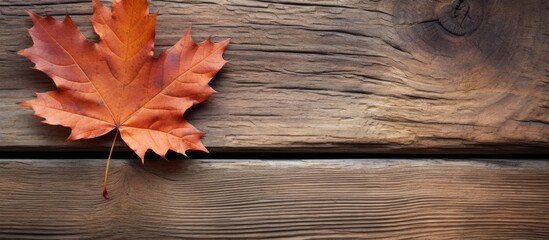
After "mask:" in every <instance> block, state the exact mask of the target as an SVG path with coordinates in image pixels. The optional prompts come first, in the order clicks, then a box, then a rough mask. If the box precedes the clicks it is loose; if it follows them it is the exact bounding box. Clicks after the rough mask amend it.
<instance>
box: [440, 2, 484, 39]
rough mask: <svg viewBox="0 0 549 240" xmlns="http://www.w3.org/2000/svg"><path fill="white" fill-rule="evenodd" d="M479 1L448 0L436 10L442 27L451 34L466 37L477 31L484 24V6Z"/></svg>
mask: <svg viewBox="0 0 549 240" xmlns="http://www.w3.org/2000/svg"><path fill="white" fill-rule="evenodd" d="M476 2H477V1H470V0H447V1H443V2H441V3H440V4H439V5H438V6H437V8H436V10H435V11H436V16H437V18H438V21H439V23H440V25H441V26H442V27H443V28H444V29H445V30H446V31H448V32H449V33H451V34H454V35H457V36H464V35H466V34H468V33H471V32H473V31H475V30H476V29H477V28H478V27H479V26H480V23H481V22H482V15H483V11H482V6H481V5H478V4H476Z"/></svg>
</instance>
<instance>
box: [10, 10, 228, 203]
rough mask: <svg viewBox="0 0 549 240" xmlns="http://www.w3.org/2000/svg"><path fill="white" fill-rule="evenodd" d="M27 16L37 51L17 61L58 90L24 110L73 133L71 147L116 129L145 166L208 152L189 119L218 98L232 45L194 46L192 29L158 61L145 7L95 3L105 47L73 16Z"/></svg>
mask: <svg viewBox="0 0 549 240" xmlns="http://www.w3.org/2000/svg"><path fill="white" fill-rule="evenodd" d="M28 13H29V15H30V16H31V18H32V21H33V23H34V26H33V27H32V28H31V29H29V33H30V35H31V37H32V40H33V42H34V44H33V46H32V47H30V48H27V49H24V50H21V51H19V54H20V55H23V56H25V57H27V58H28V59H30V60H31V61H32V62H34V63H35V67H36V69H38V70H40V71H42V72H44V73H46V74H47V75H48V76H49V77H51V78H52V79H53V81H54V82H55V85H56V86H57V90H56V91H50V92H46V93H37V98H35V99H32V100H29V101H26V102H23V103H21V105H23V106H26V107H32V109H33V110H34V112H35V115H36V116H38V117H42V118H44V119H45V120H44V121H43V122H45V123H47V124H51V125H62V126H65V127H70V128H71V134H70V136H69V137H68V140H77V139H83V138H95V137H99V136H102V135H104V134H107V133H108V132H110V131H112V130H115V129H116V134H115V140H116V136H118V133H119V134H120V136H121V138H122V139H123V140H124V142H126V144H127V145H128V146H129V147H130V148H131V149H133V150H134V151H135V153H136V154H137V155H138V156H139V157H140V158H141V160H142V161H144V156H145V152H146V151H147V150H148V149H151V150H153V151H154V152H155V153H156V154H158V155H160V156H165V154H166V152H167V151H168V150H170V149H171V150H173V151H175V152H179V153H182V154H185V152H186V151H187V150H190V149H193V150H200V151H207V150H206V148H205V147H204V145H203V144H202V143H201V141H200V138H201V137H202V135H203V133H202V132H200V131H199V130H197V129H196V128H195V127H193V126H192V125H191V124H190V123H188V122H187V121H185V120H184V118H183V114H184V112H185V111H186V110H187V109H188V108H190V107H191V106H193V105H194V104H197V103H200V102H202V101H204V100H205V99H206V98H208V97H209V96H210V95H212V94H213V93H215V90H213V89H212V88H211V87H210V86H209V85H208V83H209V81H210V80H211V79H212V78H213V76H214V75H215V74H216V73H217V72H218V71H219V70H220V69H221V68H222V67H223V65H225V63H226V61H225V60H224V59H223V56H222V55H223V51H224V50H225V48H226V47H227V45H228V44H229V41H230V39H227V40H224V41H222V42H219V43H213V42H211V41H210V39H209V38H208V39H207V40H205V41H204V42H202V43H199V44H196V43H194V42H193V41H192V39H191V30H190V28H189V30H187V31H186V32H185V33H184V35H183V37H182V38H181V39H180V40H179V41H178V42H177V43H176V44H175V45H174V46H173V47H171V48H169V49H167V50H166V51H165V52H163V53H162V54H160V56H159V57H158V58H155V57H154V56H153V48H154V35H155V25H156V17H157V14H149V9H148V6H147V0H114V1H113V3H112V11H111V9H109V8H107V7H106V6H104V5H103V4H102V3H101V2H100V1H99V0H93V16H92V17H91V18H90V19H91V22H92V24H93V27H94V29H95V32H96V33H97V35H99V39H100V40H99V43H93V42H91V41H89V40H88V39H86V37H84V35H82V33H81V32H80V31H79V30H78V29H77V26H76V25H75V24H74V22H73V21H72V19H71V18H70V16H65V19H64V20H63V21H57V20H55V19H53V18H52V17H50V16H47V17H41V16H39V15H37V14H36V13H34V12H32V11H28ZM113 146H114V141H113ZM110 154H112V147H111V153H110ZM110 154H109V155H110ZM109 160H110V156H109ZM107 171H108V165H107ZM106 175H107V174H106ZM105 177H106V176H105ZM105 182H106V181H105ZM105 192H106V189H105Z"/></svg>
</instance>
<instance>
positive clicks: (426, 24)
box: [0, 0, 549, 239]
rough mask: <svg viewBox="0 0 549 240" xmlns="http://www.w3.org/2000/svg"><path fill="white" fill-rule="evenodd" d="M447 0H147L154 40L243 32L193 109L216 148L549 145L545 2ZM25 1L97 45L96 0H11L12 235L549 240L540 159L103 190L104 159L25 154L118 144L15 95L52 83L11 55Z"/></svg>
mask: <svg viewBox="0 0 549 240" xmlns="http://www.w3.org/2000/svg"><path fill="white" fill-rule="evenodd" d="M452 2H460V1H450V0H440V1H434V0H420V1H413V0H370V1H368V0H291V1H283V0H273V1H260V0H255V1H251V0H250V1H247V0H222V1H217V0H211V1H208V0H193V1H176V0H154V1H150V3H151V10H152V11H156V10H158V11H159V12H160V16H159V18H158V26H157V33H156V39H157V41H156V46H157V52H160V51H162V50H163V49H166V48H167V47H168V46H170V45H171V44H173V43H175V42H176V41H177V39H178V38H179V37H180V35H181V34H182V33H183V31H184V30H185V29H186V28H187V27H188V26H190V25H191V24H192V26H193V32H194V38H195V40H197V41H199V40H201V39H204V38H206V37H207V36H210V35H213V36H214V40H216V39H223V38H227V37H231V38H232V43H231V45H230V46H229V48H228V49H227V51H226V54H225V57H226V58H227V59H228V60H230V63H229V64H228V65H227V66H226V67H225V68H224V69H223V70H222V72H221V73H220V74H219V75H218V77H216V79H214V81H213V83H212V86H213V87H214V88H215V89H216V90H218V91H219V93H218V94H216V95H214V96H213V97H211V98H210V99H209V100H208V101H206V102H205V103H203V104H201V105H199V106H197V107H195V108H194V109H193V110H192V111H191V112H189V113H188V114H187V116H186V117H187V118H188V119H189V120H190V122H191V123H192V124H194V125H195V126H197V127H198V128H199V129H201V130H202V131H204V132H206V136H205V137H204V143H205V145H206V146H207V147H208V148H209V149H210V150H211V151H212V152H214V153H216V154H217V155H216V156H223V153H228V152H256V151H260V152H265V153H280V152H283V153H284V152H294V153H296V152H297V153H321V152H327V153H356V154H363V155H360V156H363V157H364V158H366V157H368V156H369V155H368V153H376V154H393V153H407V154H417V153H420V154H434V153H442V154H455V153H458V154H502V153H514V154H529V153H538V154H546V153H548V152H549V151H548V149H549V148H548V147H549V57H548V56H549V1H547V0H528V1H513V0H463V1H461V4H462V5H461V6H460V7H461V8H459V9H457V10H456V8H452V7H449V6H450V4H452ZM26 9H32V10H33V11H35V12H37V13H39V14H49V15H52V16H54V17H56V18H58V19H61V18H62V17H63V15H64V14H66V13H68V14H70V15H71V16H72V17H73V19H74V20H75V22H76V23H77V24H78V25H79V26H80V29H81V30H82V31H83V32H84V33H85V35H86V36H88V37H89V38H91V39H96V36H95V35H94V33H93V31H92V28H91V25H90V23H89V21H88V17H89V16H90V15H91V11H92V7H91V0H26V1H23V0H0V41H1V43H2V44H0V63H1V64H0V111H1V113H2V121H0V154H3V156H4V157H3V159H2V160H0V196H1V197H0V238H7V239H13V238H24V239H34V238H39V239H42V238H54V239H59V238H97V237H102V238H108V237H115V236H117V235H121V236H127V237H128V238H139V237H142V238H147V237H152V236H155V235H158V236H163V237H167V238H171V237H187V238H236V239H241V238H266V237H279V238H292V239H309V238H327V239H333V238H337V237H349V238H357V237H365V238H374V239H379V238H383V237H389V238H395V239H398V238H422V239H443V238H462V239H487V238H489V239H496V238H501V239H516V238H527V239H547V238H549V204H548V203H549V165H548V164H547V161H546V160H547V159H549V158H545V159H544V158H543V157H542V159H538V160H528V159H527V157H523V158H521V159H514V160H507V159H504V157H502V156H499V158H498V159H491V160H488V159H483V160H473V159H462V160H459V161H455V160H448V159H437V160H435V159H425V160H418V159H415V160H406V159H393V160H389V159H386V160H372V159H355V160H336V159H334V160H288V161H277V160H263V161H262V160H175V161H169V162H167V161H148V162H147V163H146V164H145V165H144V166H142V165H139V164H135V163H134V160H135V159H133V158H131V157H129V158H128V159H119V160H116V161H115V163H114V167H113V174H112V176H111V180H110V183H109V184H110V186H111V195H112V196H113V198H114V199H113V200H111V201H104V200H103V199H102V197H101V195H100V193H101V178H102V171H103V167H104V164H105V160H104V159H64V160H59V159H37V158H35V159H13V156H14V155H17V153H21V154H23V153H26V152H29V151H30V152H35V153H37V154H38V155H37V156H39V155H40V153H51V152H58V153H57V155H56V156H58V157H57V158H63V156H64V155H63V153H64V152H65V151H76V150H82V149H84V150H87V152H104V151H106V150H107V147H108V145H109V144H110V143H109V141H110V140H111V139H112V135H109V136H106V137H103V138H100V139H96V140H82V141H77V142H67V141H65V140H64V139H65V138H66V137H67V136H68V133H69V131H68V130H67V129H65V128H62V127H59V126H49V125H45V124H42V123H40V119H37V118H34V117H33V116H32V111H31V110H29V109H25V108H22V107H20V106H18V105H17V104H16V103H17V102H20V101H23V100H26V99H30V98H32V97H33V96H34V92H43V91H47V90H51V89H53V88H54V85H53V83H52V82H51V80H49V79H48V77H47V76H46V75H44V74H42V73H40V72H38V71H36V70H33V69H30V68H31V67H32V63H31V62H30V61H28V60H26V59H25V58H24V57H21V56H18V55H17V54H16V52H17V51H18V50H21V49H23V48H27V47H29V46H31V45H32V42H31V40H30V37H29V36H28V34H27V32H26V31H25V29H27V28H30V27H31V20H30V18H29V17H28V16H27V15H26V13H25V12H24V10H26ZM463 17H464V18H463ZM117 151H127V148H125V147H124V144H123V143H122V142H120V143H119V144H118V147H117ZM50 155H51V154H50ZM263 156H268V154H266V155H265V154H264V155H263ZM10 157H12V159H10ZM83 157H85V156H83ZM178 157H179V156H178Z"/></svg>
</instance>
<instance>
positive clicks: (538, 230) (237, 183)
mask: <svg viewBox="0 0 549 240" xmlns="http://www.w3.org/2000/svg"><path fill="white" fill-rule="evenodd" d="M105 163H106V161H105V160H104V159H99V160H88V159H68V160H47V161H45V160H1V161H0V196H2V197H1V199H2V200H1V201H0V238H2V239H100V238H119V239H151V238H155V239H156V238H162V239H169V238H176V237H177V238H185V239H205V238H210V239H245V238H256V239H265V238H282V239H339V238H365V239H548V238H549V228H548V226H549V164H548V163H549V162H548V161H532V160H524V159H522V160H512V161H510V160H499V159H494V160H486V159H485V160H482V161H475V160H468V161H450V160H443V159H440V160H418V159H416V160H372V159H370V160H361V159H357V160H291V161H260V160H173V161H147V162H146V163H145V165H141V163H140V162H139V161H135V162H134V161H126V160H115V161H114V162H113V163H112V165H111V166H112V168H111V176H110V181H109V187H110V194H111V197H112V199H111V200H109V201H106V200H104V199H103V197H102V196H101V191H102V180H103V175H102V173H103V171H104V167H105Z"/></svg>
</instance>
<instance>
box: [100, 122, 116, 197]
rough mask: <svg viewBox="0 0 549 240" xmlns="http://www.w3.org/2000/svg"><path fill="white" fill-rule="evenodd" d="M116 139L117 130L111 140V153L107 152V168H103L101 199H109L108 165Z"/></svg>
mask: <svg viewBox="0 0 549 240" xmlns="http://www.w3.org/2000/svg"><path fill="white" fill-rule="evenodd" d="M117 137H118V129H116V133H115V134H114V139H113V140H112V145H111V151H110V152H109V158H108V159H107V167H106V168H105V179H104V180H103V197H104V198H105V199H109V192H107V177H108V176H109V165H110V163H111V157H112V150H113V149H114V143H116V138H117Z"/></svg>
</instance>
